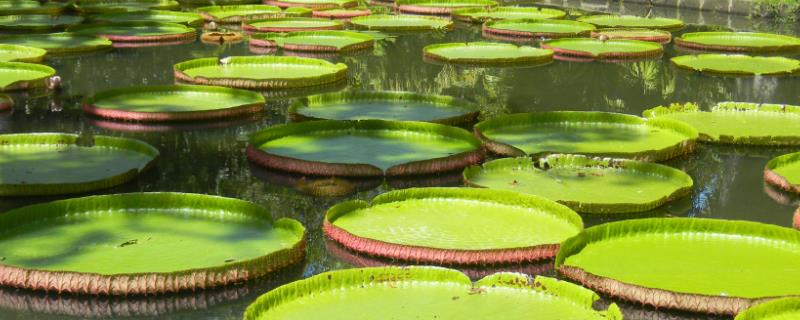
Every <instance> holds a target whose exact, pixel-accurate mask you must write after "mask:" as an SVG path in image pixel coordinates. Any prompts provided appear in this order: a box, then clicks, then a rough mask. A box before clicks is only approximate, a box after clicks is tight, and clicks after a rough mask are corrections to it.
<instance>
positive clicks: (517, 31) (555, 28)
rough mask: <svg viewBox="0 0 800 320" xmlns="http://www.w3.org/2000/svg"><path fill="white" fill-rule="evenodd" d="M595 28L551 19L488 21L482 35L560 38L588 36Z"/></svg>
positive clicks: (589, 25) (569, 21)
mask: <svg viewBox="0 0 800 320" xmlns="http://www.w3.org/2000/svg"><path fill="white" fill-rule="evenodd" d="M594 29H595V27H594V26H593V25H591V24H588V23H583V22H578V21H571V20H552V19H509V20H499V21H489V22H486V24H484V25H483V33H484V34H489V35H500V36H512V37H523V38H562V37H579V36H585V35H589V33H590V32H592V30H594Z"/></svg>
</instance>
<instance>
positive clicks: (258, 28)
mask: <svg viewBox="0 0 800 320" xmlns="http://www.w3.org/2000/svg"><path fill="white" fill-rule="evenodd" d="M242 28H243V29H244V30H245V31H248V32H292V31H312V30H341V29H344V24H343V23H342V22H340V21H336V20H330V19H318V18H269V19H261V20H251V21H247V22H244V24H243V25H242Z"/></svg>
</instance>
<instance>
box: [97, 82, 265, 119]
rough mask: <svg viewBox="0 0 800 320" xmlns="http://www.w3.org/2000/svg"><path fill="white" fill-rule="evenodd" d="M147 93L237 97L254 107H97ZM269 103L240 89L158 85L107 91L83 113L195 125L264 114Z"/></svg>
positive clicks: (250, 92)
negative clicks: (160, 109) (163, 109)
mask: <svg viewBox="0 0 800 320" xmlns="http://www.w3.org/2000/svg"><path fill="white" fill-rule="evenodd" d="M144 92H155V93H157V92H208V93H219V94H223V93H224V94H229V95H235V96H239V97H242V98H247V99H248V100H250V101H251V103H248V104H243V105H239V106H234V107H230V108H224V109H214V110H203V111H182V112H181V111H179V112H158V111H155V112H147V111H127V110H118V109H113V108H103V107H100V106H97V105H95V103H98V102H100V101H102V100H103V99H108V98H113V97H117V96H120V95H122V96H124V95H126V94H131V93H144ZM264 103H266V101H265V99H264V96H262V95H261V94H259V93H257V92H253V91H249V90H241V89H233V88H227V87H216V86H195V85H159V86H137V87H126V88H117V89H111V90H105V91H102V92H99V93H96V94H95V95H94V96H91V97H87V98H85V99H84V100H83V102H82V103H81V108H82V109H83V111H84V112H86V113H89V114H92V115H94V116H98V117H101V118H110V119H119V120H131V121H146V122H151V121H152V122H155V121H196V120H209V119H218V118H229V117H237V116H243V115H248V114H253V113H257V112H260V111H262V110H263V108H264Z"/></svg>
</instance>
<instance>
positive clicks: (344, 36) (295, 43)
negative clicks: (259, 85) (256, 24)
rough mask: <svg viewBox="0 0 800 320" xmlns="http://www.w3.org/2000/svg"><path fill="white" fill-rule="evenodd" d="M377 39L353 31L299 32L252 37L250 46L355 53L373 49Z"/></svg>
mask: <svg viewBox="0 0 800 320" xmlns="http://www.w3.org/2000/svg"><path fill="white" fill-rule="evenodd" d="M374 44H375V39H374V38H373V37H372V36H370V35H367V34H363V33H359V32H351V31H340V30H334V31H298V32H290V33H286V34H277V33H267V34H256V35H253V36H251V37H250V45H251V46H257V47H281V48H283V50H290V51H318V52H353V51H359V50H365V49H371V48H372V47H373V45H374Z"/></svg>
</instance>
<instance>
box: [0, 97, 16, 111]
mask: <svg viewBox="0 0 800 320" xmlns="http://www.w3.org/2000/svg"><path fill="white" fill-rule="evenodd" d="M13 108H14V99H11V97H9V96H7V95H4V94H0V112H6V111H8V110H11V109H13Z"/></svg>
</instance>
